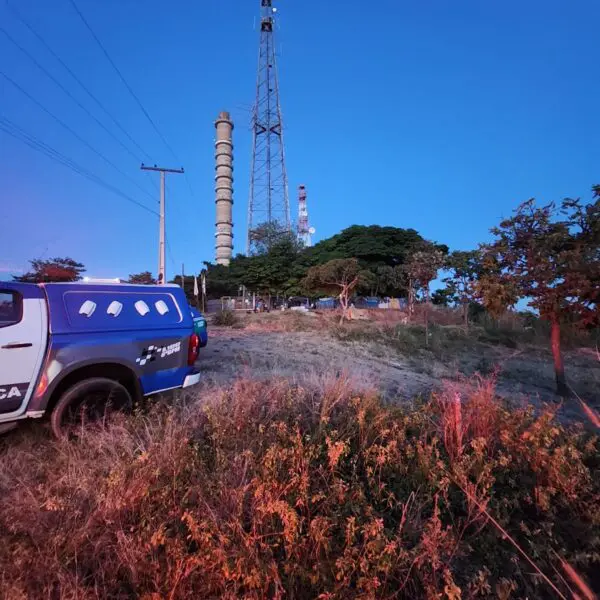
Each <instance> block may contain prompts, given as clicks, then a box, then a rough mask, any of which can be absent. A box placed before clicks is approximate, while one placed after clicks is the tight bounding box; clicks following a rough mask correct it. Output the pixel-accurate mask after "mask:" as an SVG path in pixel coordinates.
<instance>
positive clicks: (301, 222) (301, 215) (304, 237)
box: [298, 185, 315, 248]
mask: <svg viewBox="0 0 600 600" xmlns="http://www.w3.org/2000/svg"><path fill="white" fill-rule="evenodd" d="M313 233H315V230H314V228H312V227H311V226H310V225H309V224H308V208H307V206H306V187H304V186H303V185H301V186H300V187H299V188H298V240H299V241H300V243H301V244H302V245H303V246H304V247H305V248H310V247H311V246H312V235H313Z"/></svg>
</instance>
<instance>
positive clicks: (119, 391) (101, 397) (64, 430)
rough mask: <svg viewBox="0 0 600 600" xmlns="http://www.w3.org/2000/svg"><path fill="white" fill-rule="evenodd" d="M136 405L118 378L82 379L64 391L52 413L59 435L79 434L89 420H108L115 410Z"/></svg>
mask: <svg viewBox="0 0 600 600" xmlns="http://www.w3.org/2000/svg"><path fill="white" fill-rule="evenodd" d="M132 405H133V401H132V398H131V394H130V393H129V391H128V390H127V388H126V387H125V386H124V385H122V384H120V383H119V382H118V381H115V380H114V379H106V378H104V377H92V378H90V379H84V380H83V381H79V382H78V383H76V384H75V385H73V386H71V387H70V388H69V389H68V390H67V391H66V392H64V393H63V394H62V396H61V397H60V399H59V400H58V403H57V404H56V406H55V407H54V410H53V411H52V414H51V415H50V424H51V426H52V433H54V435H55V436H56V437H57V438H64V437H71V436H76V435H77V430H79V431H81V429H82V427H83V426H85V424H86V423H92V424H99V423H105V422H106V421H107V419H109V418H110V414H111V413H113V412H115V411H127V410H129V409H130V408H131V407H132Z"/></svg>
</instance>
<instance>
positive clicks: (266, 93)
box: [246, 0, 291, 255]
mask: <svg viewBox="0 0 600 600" xmlns="http://www.w3.org/2000/svg"><path fill="white" fill-rule="evenodd" d="M260 5H261V21H260V46H259V52H258V74H257V78H256V101H255V104H254V109H253V115H252V137H253V144H252V169H251V175H250V194H249V199H248V234H247V242H246V252H247V254H248V255H250V254H252V253H253V251H254V250H255V249H256V246H257V245H258V244H260V246H261V247H263V248H264V247H266V248H269V247H270V246H271V244H272V242H273V241H275V240H274V239H273V236H274V235H276V234H277V233H278V232H280V231H282V230H283V231H288V232H290V231H291V219H290V202H289V196H288V179H287V172H286V168H285V150H284V144H283V124H282V118H281V104H280V101H279V80H278V75H277V61H276V53H275V41H274V29H275V28H274V27H273V25H274V23H275V16H274V15H275V14H276V12H277V9H276V8H275V7H273V0H260ZM259 235H260V236H261V237H263V238H265V239H260V240H259V239H258V237H259Z"/></svg>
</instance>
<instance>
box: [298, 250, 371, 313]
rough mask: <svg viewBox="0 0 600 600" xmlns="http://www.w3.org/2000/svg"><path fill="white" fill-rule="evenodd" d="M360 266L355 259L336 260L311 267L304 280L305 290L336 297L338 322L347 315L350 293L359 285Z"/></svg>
mask: <svg viewBox="0 0 600 600" xmlns="http://www.w3.org/2000/svg"><path fill="white" fill-rule="evenodd" d="M360 271H361V269H360V265H359V264H358V260H356V259H355V258H338V259H334V260H330V261H329V262H327V263H325V264H324V265H319V266H316V267H311V268H310V269H309V270H308V273H307V274H306V278H305V279H304V286H305V288H306V289H307V290H310V291H314V292H323V293H325V294H330V295H336V296H337V297H338V298H339V301H340V305H341V307H342V316H341V319H340V322H343V320H344V319H345V318H346V316H347V314H348V306H349V304H350V297H351V294H352V292H353V291H354V290H355V289H356V287H357V286H358V285H359V283H360Z"/></svg>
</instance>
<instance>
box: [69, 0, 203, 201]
mask: <svg viewBox="0 0 600 600" xmlns="http://www.w3.org/2000/svg"><path fill="white" fill-rule="evenodd" d="M69 2H70V3H71V6H72V7H73V8H74V10H75V12H76V13H77V14H78V15H79V18H80V19H81V21H82V22H83V24H84V25H85V26H86V28H87V30H88V31H89V32H90V34H91V36H92V37H93V38H94V40H95V41H96V43H97V44H98V46H99V48H100V50H102V52H103V54H104V56H105V57H106V60H108V62H109V63H110V64H111V66H112V68H113V69H114V70H115V72H116V73H117V75H118V76H119V78H120V79H121V81H122V82H123V85H124V86H125V87H126V88H127V90H128V91H129V93H130V94H131V96H132V98H133V99H134V100H135V101H136V103H137V105H138V106H139V107H140V109H141V110H142V112H143V113H144V116H145V117H146V119H148V121H149V122H150V124H151V125H152V127H153V128H154V131H156V133H157V134H158V136H159V137H160V139H161V140H162V142H163V144H164V145H165V147H166V148H167V149H168V150H169V152H170V153H171V155H172V156H173V158H174V160H175V162H177V163H179V164H181V161H180V160H179V158H178V156H177V154H176V153H175V151H174V150H173V148H172V147H171V145H170V144H169V142H167V140H166V138H165V136H164V135H163V134H162V133H161V131H160V129H159V128H158V127H157V125H156V123H155V122H154V120H153V119H152V117H151V116H150V114H149V113H148V111H147V110H146V108H145V107H144V105H143V104H142V101H141V100H140V99H139V97H138V96H137V94H136V93H135V92H134V91H133V89H132V88H131V86H130V85H129V83H127V80H126V79H125V77H124V75H123V73H121V71H120V70H119V67H117V65H116V64H115V62H114V61H113V59H112V58H111V57H110V54H109V53H108V51H107V50H106V48H105V47H104V45H103V44H102V42H101V41H100V39H99V38H98V36H97V35H96V34H95V33H94V30H93V29H92V27H91V25H90V24H89V23H88V21H87V20H86V18H85V17H84V16H83V14H82V12H81V11H80V10H79V8H78V7H77V4H76V3H75V0H69ZM184 176H185V179H186V181H187V184H188V187H189V188H190V193H191V194H192V196H193V195H194V190H193V189H192V184H191V183H190V180H189V178H188V176H187V173H185V175H184Z"/></svg>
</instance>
